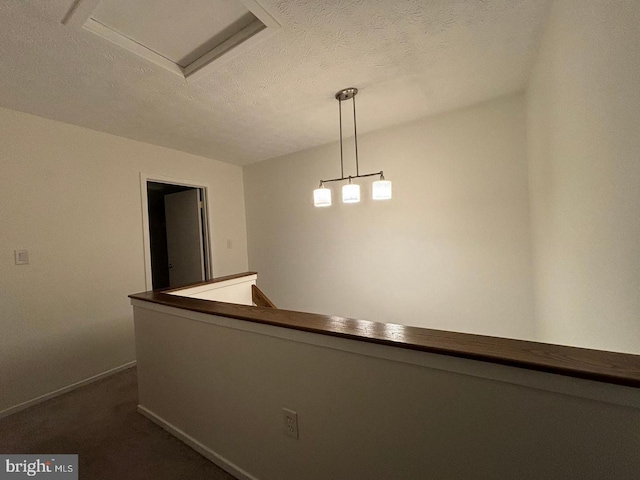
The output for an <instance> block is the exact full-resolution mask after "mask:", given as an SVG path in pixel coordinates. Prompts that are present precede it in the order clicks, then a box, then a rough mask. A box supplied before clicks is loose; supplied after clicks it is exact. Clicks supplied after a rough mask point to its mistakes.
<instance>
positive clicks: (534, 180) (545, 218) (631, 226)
mask: <svg viewBox="0 0 640 480" xmlns="http://www.w3.org/2000/svg"><path fill="white" fill-rule="evenodd" d="M639 25H640V2H637V1H634V0H628V1H623V0H620V1H613V2H611V1H609V2H603V1H597V0H590V1H587V2H585V1H584V0H560V1H557V2H556V3H555V5H554V7H553V9H552V12H551V17H550V21H549V24H548V26H547V30H546V33H545V35H544V37H543V42H542V46H541V50H540V52H539V57H538V59H537V63H536V66H535V69H534V71H533V74H532V77H531V81H530V86H529V88H528V92H527V100H528V103H527V111H528V115H527V117H528V148H529V154H530V178H531V201H532V226H533V235H534V246H535V271H536V297H537V327H538V330H537V333H538V336H539V338H541V339H542V340H544V341H551V342H554V343H562V344H569V345H579V346H586V347H594V348H600V349H604V350H615V351H623V352H630V353H640V322H639V321H638V320H639V319H640V214H639V206H640V88H639V85H640V83H639V82H640V61H639V56H640V28H639Z"/></svg>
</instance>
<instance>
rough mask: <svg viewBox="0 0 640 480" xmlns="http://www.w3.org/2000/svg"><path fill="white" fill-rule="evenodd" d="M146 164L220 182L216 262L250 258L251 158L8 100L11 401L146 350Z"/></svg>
mask: <svg viewBox="0 0 640 480" xmlns="http://www.w3.org/2000/svg"><path fill="white" fill-rule="evenodd" d="M141 171H142V172H145V173H150V174H155V175H162V176H169V177H177V178H180V179H185V180H195V181H204V182H207V183H209V184H211V185H212V186H213V189H212V190H213V191H211V192H209V193H210V203H211V205H210V209H211V210H210V213H211V215H212V216H213V232H212V234H213V245H212V248H213V255H214V270H215V271H214V273H215V275H226V274H230V273H237V272H241V271H245V270H247V253H246V231H245V216H244V196H243V195H244V194H243V184H242V170H241V169H240V168H239V167H235V166H232V165H228V164H223V163H220V162H216V161H213V160H209V159H205V158H202V157H197V156H194V155H189V154H186V153H182V152H177V151H173V150H169V149H166V148H160V147H155V146H151V145H147V144H143V143H140V142H135V141H132V140H127V139H123V138H119V137H115V136H112V135H107V134H102V133H98V132H95V131H91V130H87V129H83V128H79V127H76V126H71V125H67V124H63V123H60V122H54V121H51V120H46V119H43V118H40V117H35V116H31V115H26V114H23V113H18V112H14V111H10V110H6V109H0V196H1V201H0V412H2V411H3V410H5V409H8V408H9V407H13V406H15V405H17V404H20V403H22V402H26V401H28V400H31V399H33V398H35V397H37V396H40V395H44V394H47V393H49V392H51V391H53V390H56V389H59V388H62V387H65V386H67V385H70V384H72V383H74V382H77V381H80V380H83V379H85V378H87V377H90V376H92V375H96V374H99V373H101V372H104V371H106V370H108V369H111V368H114V367H117V366H119V365H122V364H124V363H126V362H129V361H132V360H134V358H135V353H134V339H133V324H132V312H131V307H130V305H129V301H128V298H127V295H128V294H130V293H134V292H140V291H143V290H145V282H144V263H143V241H142V208H141V200H140V198H141V197H140V172H141ZM227 239H231V240H232V243H233V249H231V250H228V249H227V248H226V244H227ZM14 249H28V250H29V254H30V261H31V263H30V265H24V266H16V265H14V256H13V252H14Z"/></svg>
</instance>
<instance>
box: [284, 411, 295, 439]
mask: <svg viewBox="0 0 640 480" xmlns="http://www.w3.org/2000/svg"><path fill="white" fill-rule="evenodd" d="M282 421H283V424H282V425H283V429H284V434H285V435H289V436H290V437H293V438H295V439H296V440H297V439H298V414H297V413H296V412H294V411H293V410H289V409H288V408H283V409H282Z"/></svg>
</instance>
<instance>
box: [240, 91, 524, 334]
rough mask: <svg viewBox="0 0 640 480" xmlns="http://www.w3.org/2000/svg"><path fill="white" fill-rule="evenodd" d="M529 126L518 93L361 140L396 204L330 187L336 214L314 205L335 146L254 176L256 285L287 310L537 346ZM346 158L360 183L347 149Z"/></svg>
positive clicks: (251, 219) (274, 163)
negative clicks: (349, 199)
mask: <svg viewBox="0 0 640 480" xmlns="http://www.w3.org/2000/svg"><path fill="white" fill-rule="evenodd" d="M327 101H331V99H328V100H327ZM358 101H359V102H360V103H362V102H366V89H364V90H362V91H361V93H360V94H359V96H358ZM336 110H337V105H336ZM524 115H525V114H524V100H523V97H522V96H520V95H517V96H511V97H506V98H501V99H498V100H494V101H491V102H488V103H485V104H482V105H478V106H474V107H471V108H467V109H464V110H460V111H456V112H452V113H448V114H444V115H439V116H436V117H432V118H426V119H423V120H420V121H416V122H413V123H409V124H406V125H403V126H399V127H394V128H390V129H385V130H381V131H377V132H373V133H369V134H366V135H362V136H360V137H359V145H358V147H359V157H360V172H361V173H369V172H376V171H379V170H384V172H385V176H386V177H387V178H388V179H389V180H392V181H393V189H394V196H393V199H392V200H391V201H385V202H380V201H378V202H374V201H372V200H371V199H370V195H371V193H370V190H369V189H370V185H371V181H369V180H365V181H362V182H360V183H361V185H362V192H363V197H364V198H363V201H362V202H361V203H359V204H351V205H346V204H342V202H341V200H340V190H339V186H340V185H339V184H332V185H333V186H332V188H333V201H334V204H333V206H331V207H328V208H315V207H314V206H313V200H312V192H313V189H314V188H317V186H318V182H319V180H320V179H328V178H335V177H339V176H340V153H339V146H338V144H337V143H334V144H331V145H326V146H322V147H318V148H314V149H311V150H307V151H303V152H298V153H295V154H292V155H288V156H285V157H281V158H277V159H272V160H267V161H264V162H260V163H257V164H254V165H251V166H248V167H245V169H244V178H245V196H246V208H247V226H248V241H249V267H250V268H251V269H252V270H256V271H258V272H259V277H258V285H259V286H260V288H261V289H262V290H263V291H264V292H265V293H266V294H267V295H268V296H269V297H270V298H272V299H273V300H274V302H275V303H276V305H278V306H279V307H281V308H286V309H291V310H303V311H311V312H317V313H325V314H337V315H342V316H347V317H356V318H362V319H368V320H376V321H383V322H394V323H402V324H406V325H414V326H421V327H430V328H438V329H445V330H454V331H462V332H473V333H480V334H486V335H497V336H505V337H516V338H531V337H532V336H533V331H534V328H533V286H532V282H533V279H532V269H531V245H530V229H529V197H528V178H527V163H526V135H525V119H524ZM364 122H366V119H365V118H362V119H359V123H364ZM336 123H337V119H336ZM336 128H337V125H336ZM347 128H348V124H347ZM347 131H348V130H347ZM351 131H352V130H351ZM345 152H346V153H347V154H348V155H349V156H348V158H346V160H345V174H353V173H354V171H355V167H354V163H353V160H352V158H353V157H352V152H353V142H352V140H347V141H345ZM329 185H331V184H329Z"/></svg>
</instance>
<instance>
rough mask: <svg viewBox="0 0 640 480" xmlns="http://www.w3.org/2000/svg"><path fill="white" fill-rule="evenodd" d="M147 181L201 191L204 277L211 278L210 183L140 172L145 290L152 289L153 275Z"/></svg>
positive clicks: (211, 223)
mask: <svg viewBox="0 0 640 480" xmlns="http://www.w3.org/2000/svg"><path fill="white" fill-rule="evenodd" d="M147 182H156V183H167V184H170V185H182V186H185V187H192V188H198V189H200V190H201V191H202V197H203V200H202V211H203V215H204V222H203V223H202V228H203V230H204V235H203V237H204V240H203V243H204V253H205V267H206V268H205V279H207V280H209V279H211V278H213V258H212V255H211V252H212V248H211V239H212V238H213V235H212V232H213V222H212V221H211V215H209V210H210V205H209V191H211V190H210V184H209V183H207V182H202V181H196V180H185V179H180V178H174V177H167V176H164V175H156V174H150V173H145V172H140V200H141V206H142V241H143V246H144V283H145V290H147V291H149V290H152V289H153V277H152V274H151V241H150V236H149V201H148V198H147Z"/></svg>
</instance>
